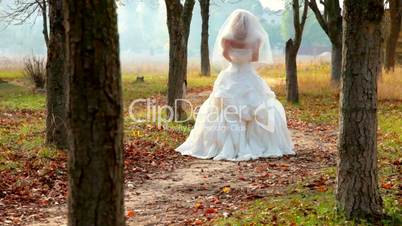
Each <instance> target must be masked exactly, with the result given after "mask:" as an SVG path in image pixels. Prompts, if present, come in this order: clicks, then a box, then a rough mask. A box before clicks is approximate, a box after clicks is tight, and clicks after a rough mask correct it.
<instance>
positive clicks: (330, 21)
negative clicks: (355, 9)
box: [308, 0, 342, 85]
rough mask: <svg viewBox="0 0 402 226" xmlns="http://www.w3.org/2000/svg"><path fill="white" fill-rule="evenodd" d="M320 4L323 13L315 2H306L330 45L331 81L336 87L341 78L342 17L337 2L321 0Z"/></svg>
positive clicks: (311, 0) (334, 0)
mask: <svg viewBox="0 0 402 226" xmlns="http://www.w3.org/2000/svg"><path fill="white" fill-rule="evenodd" d="M320 3H321V4H322V5H323V6H324V13H323V14H322V12H321V10H320V9H319V7H318V5H317V1H316V0H310V1H309V2H308V4H309V6H310V8H311V9H312V11H313V12H314V14H315V17H316V18H317V21H318V23H319V24H320V26H321V28H322V29H323V30H324V32H325V33H326V34H327V35H328V38H329V40H330V41H331V44H332V60H331V81H332V83H333V84H336V85H338V84H339V81H340V77H341V67H342V15H341V7H340V4H339V0H323V1H320Z"/></svg>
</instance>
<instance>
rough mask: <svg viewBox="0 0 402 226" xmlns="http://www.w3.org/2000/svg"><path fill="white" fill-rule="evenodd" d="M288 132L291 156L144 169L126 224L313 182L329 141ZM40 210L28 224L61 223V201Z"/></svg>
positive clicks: (213, 209) (210, 209)
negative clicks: (292, 147) (39, 216)
mask: <svg viewBox="0 0 402 226" xmlns="http://www.w3.org/2000/svg"><path fill="white" fill-rule="evenodd" d="M292 137H293V139H294V141H295V144H296V151H297V155H296V156H291V157H285V158H281V159H263V160H258V161H250V162H240V163H238V162H223V161H212V160H198V159H193V158H189V159H188V161H189V162H188V164H186V165H185V166H183V167H179V168H177V169H176V170H173V171H170V172H166V171H163V172H156V173H152V174H149V175H148V176H149V180H146V181H145V182H144V183H142V184H137V186H136V185H135V184H133V183H131V182H130V181H129V182H128V183H127V184H126V199H125V206H126V211H127V212H130V215H131V217H128V221H127V223H128V225H133V226H134V225H135V226H137V225H168V224H169V225H171V224H173V225H183V224H191V223H193V222H194V221H195V220H196V219H200V220H202V221H204V222H205V221H208V219H210V218H214V217H216V216H224V215H228V214H230V213H231V212H232V211H234V210H236V209H238V208H240V207H241V206H242V205H244V203H245V202H247V201H250V200H253V199H256V198H261V197H266V196H270V195H282V194H285V193H290V192H295V190H294V189H295V186H296V184H297V183H304V184H313V186H314V180H321V179H319V178H320V175H321V174H322V172H321V171H322V169H324V168H327V167H329V166H333V165H334V162H335V154H334V150H335V146H334V143H333V142H325V141H323V139H322V136H319V135H318V136H317V134H313V133H309V132H306V131H303V132H302V131H299V130H292ZM325 183H327V185H328V184H331V182H330V181H327V182H324V184H325ZM43 211H44V212H45V213H46V215H48V216H49V217H48V218H47V219H46V220H45V221H43V222H36V223H33V224H30V225H34V226H40V225H41V226H42V225H43V226H48V225H66V219H65V216H66V207H65V205H62V206H56V207H53V208H50V209H45V210H43Z"/></svg>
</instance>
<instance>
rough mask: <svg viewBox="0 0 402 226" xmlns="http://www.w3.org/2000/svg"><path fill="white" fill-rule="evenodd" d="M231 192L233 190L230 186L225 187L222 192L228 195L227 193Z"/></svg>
mask: <svg viewBox="0 0 402 226" xmlns="http://www.w3.org/2000/svg"><path fill="white" fill-rule="evenodd" d="M230 191H231V188H230V187H229V186H225V187H223V188H222V192H223V193H226V194H227V193H229V192H230Z"/></svg>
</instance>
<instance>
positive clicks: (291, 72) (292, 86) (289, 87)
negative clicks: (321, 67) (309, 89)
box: [285, 39, 299, 103]
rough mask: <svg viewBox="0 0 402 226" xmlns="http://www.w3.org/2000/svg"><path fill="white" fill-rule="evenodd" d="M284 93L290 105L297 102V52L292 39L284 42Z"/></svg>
mask: <svg viewBox="0 0 402 226" xmlns="http://www.w3.org/2000/svg"><path fill="white" fill-rule="evenodd" d="M285 52H286V53H285V54H286V56H285V63H286V91H287V100H288V101H289V102H292V103H298V102H299V88H298V83H297V63H296V61H297V59H296V58H297V52H296V51H295V47H294V44H293V41H292V39H289V40H288V41H287V42H286V50H285Z"/></svg>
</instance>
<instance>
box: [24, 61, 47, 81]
mask: <svg viewBox="0 0 402 226" xmlns="http://www.w3.org/2000/svg"><path fill="white" fill-rule="evenodd" d="M24 76H25V77H27V78H28V79H29V80H30V81H32V83H33V84H34V85H35V88H36V89H43V88H45V83H46V63H45V59H44V58H41V57H36V56H30V57H26V58H25V59H24Z"/></svg>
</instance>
